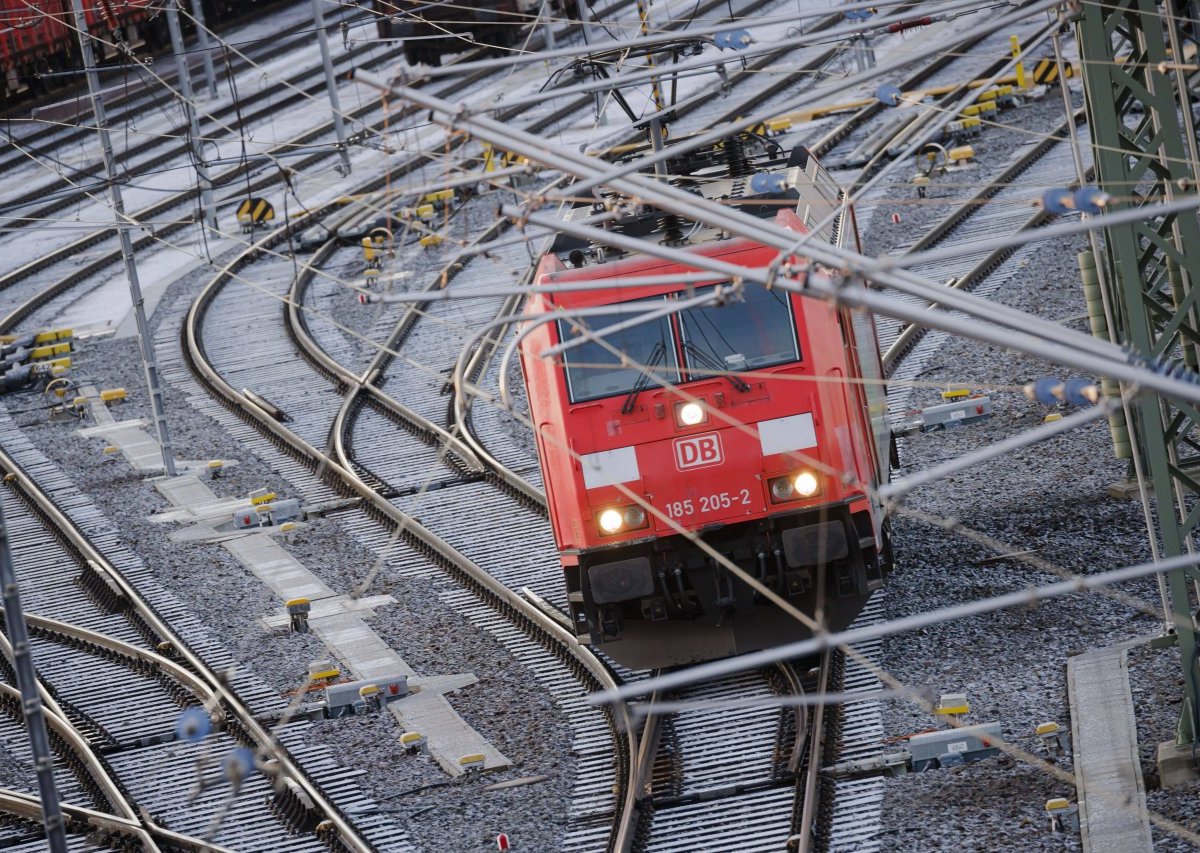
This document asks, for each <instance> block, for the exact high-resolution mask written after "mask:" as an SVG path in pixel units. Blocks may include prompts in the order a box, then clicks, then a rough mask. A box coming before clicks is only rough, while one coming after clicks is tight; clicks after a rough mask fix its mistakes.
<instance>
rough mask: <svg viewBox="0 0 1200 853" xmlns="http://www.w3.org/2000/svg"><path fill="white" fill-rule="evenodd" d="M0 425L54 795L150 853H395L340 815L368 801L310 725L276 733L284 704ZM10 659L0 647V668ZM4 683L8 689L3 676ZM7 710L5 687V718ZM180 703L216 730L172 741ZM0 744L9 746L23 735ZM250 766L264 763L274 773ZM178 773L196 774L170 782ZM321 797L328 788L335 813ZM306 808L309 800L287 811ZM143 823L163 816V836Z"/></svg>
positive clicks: (396, 844)
mask: <svg viewBox="0 0 1200 853" xmlns="http://www.w3.org/2000/svg"><path fill="white" fill-rule="evenodd" d="M0 427H2V428H3V430H4V442H3V444H4V448H5V450H4V451H3V452H0V470H2V471H3V473H4V481H5V484H6V488H5V494H4V498H5V514H6V519H7V523H8V527H9V534H10V540H11V542H12V547H13V552H14V562H15V563H16V565H17V566H18V568H19V576H20V578H21V587H22V589H21V594H22V598H23V601H24V604H25V607H26V611H27V617H28V623H29V631H30V635H31V637H32V638H34V640H35V641H36V642H37V651H36V654H37V665H38V675H39V680H40V682H41V685H42V689H43V695H44V696H45V697H46V699H47V702H48V716H49V717H50V718H51V728H52V730H53V731H54V732H55V735H56V737H55V742H56V744H57V745H58V752H59V755H60V762H59V764H58V766H57V767H56V770H57V773H56V775H57V777H58V778H59V779H60V780H61V782H62V788H61V790H62V796H63V799H64V800H66V801H67V802H70V803H71V804H72V805H74V806H79V807H83V808H91V809H93V810H95V811H99V812H101V813H104V814H112V815H114V816H115V817H116V818H119V819H121V820H123V821H134V822H135V823H137V824H138V826H137V827H136V828H132V827H126V826H125V825H124V824H120V823H118V822H113V826H112V827H111V828H110V831H111V832H114V833H120V834H122V835H125V836H127V837H130V838H133V839H137V838H139V837H145V836H148V837H149V838H151V839H154V838H155V836H156V835H157V836H158V837H159V841H158V842H153V840H152V843H151V846H150V848H148V849H155V848H154V843H160V844H162V845H163V846H164V847H171V846H173V845H174V844H176V843H179V842H178V839H175V836H178V837H179V838H180V839H184V840H185V842H186V844H187V845H188V846H187V847H186V849H195V850H203V849H206V845H213V844H215V845H217V846H218V847H222V848H228V849H248V848H259V849H279V850H283V849H290V850H321V849H326V845H327V844H335V845H340V846H341V847H343V848H344V849H347V850H362V851H368V850H374V849H402V848H404V847H406V846H407V839H406V837H405V835H404V832H403V830H402V829H400V828H399V827H397V826H395V825H394V824H392V823H391V822H388V823H386V824H385V823H383V822H381V821H378V820H373V821H366V822H363V821H360V822H359V823H358V824H357V825H354V826H352V825H351V824H350V823H349V822H348V821H347V820H346V818H345V817H344V814H343V812H342V811H341V808H345V807H349V806H360V807H362V806H371V805H372V804H371V803H370V801H369V800H367V799H366V798H365V797H362V796H361V795H360V796H359V797H358V798H356V799H357V802H355V800H354V799H352V798H349V797H347V796H346V792H348V791H350V790H353V789H354V787H355V784H354V781H353V780H354V776H355V774H354V772H353V771H348V770H347V769H346V768H343V767H341V766H339V765H338V764H337V763H336V762H334V761H333V759H332V757H331V756H329V755H327V754H320V753H318V752H317V751H314V750H311V748H309V747H307V746H306V745H305V738H304V729H305V728H306V724H299V725H295V724H293V725H289V726H286V727H282V728H275V729H273V728H272V726H274V724H275V722H276V721H278V720H279V718H280V716H281V714H282V713H283V710H284V703H283V702H282V700H280V698H279V697H278V696H277V695H276V694H274V693H273V692H272V691H270V690H269V689H267V688H266V687H265V686H264V685H262V684H261V682H258V681H257V679H255V678H253V677H252V676H248V675H243V674H239V673H237V672H236V671H235V668H234V663H235V662H234V660H233V659H232V658H231V657H230V655H229V652H228V651H227V650H226V649H225V648H224V647H223V646H222V645H221V644H220V643H219V642H216V641H215V640H214V639H213V638H211V637H210V636H208V634H207V632H206V631H205V630H204V629H203V627H202V626H201V625H200V624H199V622H198V621H197V620H196V618H195V617H194V616H193V615H192V614H191V613H189V612H187V611H186V609H185V608H183V607H182V606H181V605H180V604H179V602H178V601H176V600H174V598H173V597H172V596H171V595H170V594H169V593H167V592H166V591H165V590H163V589H162V587H161V586H159V585H158V583H157V582H156V581H155V579H154V576H153V572H152V571H151V569H150V568H149V567H147V566H146V565H145V564H143V563H142V561H141V560H140V559H139V558H138V557H137V556H136V555H135V554H133V553H132V552H131V551H129V549H128V548H127V547H126V546H125V544H124V543H123V541H122V537H121V535H120V531H119V530H118V529H117V528H115V527H114V526H112V525H111V523H110V522H108V520H107V519H105V518H104V517H103V516H102V515H101V514H100V513H98V512H97V510H96V509H95V507H94V506H93V505H92V504H91V502H90V501H89V500H88V499H87V498H85V497H84V496H82V495H81V494H79V492H78V491H77V490H76V488H75V487H74V485H73V484H72V483H71V481H70V480H69V479H68V478H67V477H66V476H65V475H64V474H63V473H62V472H61V471H59V470H58V469H57V468H56V466H54V465H53V463H50V462H49V461H48V460H47V459H46V458H45V457H44V456H43V455H42V454H41V453H40V451H38V450H37V449H36V448H34V447H32V446H31V445H30V444H29V442H28V441H27V440H26V439H25V438H24V437H23V436H21V435H20V434H19V433H16V432H15V430H14V429H13V425H12V422H11V420H10V419H9V418H8V416H7V415H5V416H3V417H2V418H0ZM9 660H11V656H10V650H8V649H7V647H5V654H4V655H3V657H2V658H0V661H5V662H6V661H9ZM0 668H7V667H6V665H0ZM81 673H86V675H85V676H84V677H81ZM230 673H232V675H230ZM5 675H6V678H7V679H8V680H10V681H11V679H12V673H11V671H7V672H6V673H5ZM12 701H13V697H12V691H11V689H7V690H6V692H5V694H4V696H3V702H4V704H5V706H6V707H7V708H8V709H9V712H10V713H11V711H12ZM185 708H205V709H206V710H207V711H208V712H209V715H211V717H212V718H213V719H214V720H215V725H213V727H212V731H211V732H210V733H208V734H207V735H204V734H203V732H201V737H199V738H193V739H191V740H188V739H186V738H181V737H180V733H179V731H178V730H177V728H178V726H179V724H180V723H179V721H180V719H181V716H180V714H181V711H182V710H183V709H185ZM6 742H7V743H8V744H10V747H11V748H13V749H18V750H19V749H23V748H24V742H25V738H24V737H23V736H21V737H14V738H13V739H10V740H8V741H6ZM242 749H248V750H249V752H247V753H244V754H242V753H239V752H238V751H239V750H242ZM235 759H236V761H251V762H252V763H251V764H247V765H244V766H242V765H240V764H238V763H236V762H235V763H234V764H230V765H227V766H228V767H230V768H233V769H231V770H230V771H228V772H230V773H231V774H232V775H231V777H230V778H237V779H238V782H237V784H236V785H231V784H228V783H222V782H221V781H220V780H221V774H222V770H221V768H222V766H223V762H225V761H227V760H235ZM254 765H258V766H261V767H269V768H271V772H270V775H269V776H268V775H266V774H261V773H258V772H257V771H256V770H255V769H254ZM188 767H194V768H195V776H194V777H191V776H189V775H188V774H187V773H180V772H179V771H180V769H181V768H188ZM243 774H244V775H243ZM201 780H203V784H201ZM330 792H337V793H338V795H339V800H340V806H339V805H335V804H334V802H333V801H332V800H331V799H330V795H331V793H330ZM301 800H304V801H306V802H307V803H308V804H310V805H308V806H307V807H301V808H299V809H297V808H296V807H295V804H296V803H299V802H301ZM154 815H165V816H166V817H164V818H162V820H163V821H164V825H163V826H161V827H160V826H159V825H158V823H156V819H155V818H153V817H151V816H154ZM166 822H169V823H166ZM322 823H323V826H321V828H320V829H319V830H316V829H314V828H315V827H317V826H318V825H319V824H322ZM80 828H82V829H86V828H87V824H84V825H82V826H81V827H80ZM173 839H174V840H173ZM186 839H191V840H190V841H186Z"/></svg>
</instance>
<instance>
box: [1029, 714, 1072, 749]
mask: <svg viewBox="0 0 1200 853" xmlns="http://www.w3.org/2000/svg"><path fill="white" fill-rule="evenodd" d="M1037 736H1038V737H1039V738H1041V740H1042V744H1043V745H1044V746H1045V747H1046V751H1047V752H1050V753H1051V754H1053V755H1070V754H1071V733H1070V732H1069V731H1067V730H1065V729H1063V727H1062V726H1060V725H1059V724H1058V723H1055V722H1049V723H1042V724H1041V725H1039V726H1038V727H1037Z"/></svg>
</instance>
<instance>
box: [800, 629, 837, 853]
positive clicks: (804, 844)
mask: <svg viewBox="0 0 1200 853" xmlns="http://www.w3.org/2000/svg"><path fill="white" fill-rule="evenodd" d="M831 662H832V655H831V654H830V652H828V651H826V652H824V653H823V654H822V655H821V663H820V670H819V673H818V675H817V686H816V691H815V695H817V696H823V695H824V694H825V693H826V692H827V691H828V689H829V670H830V664H831ZM825 709H826V706H825V703H824V702H818V703H817V704H816V705H815V706H813V708H812V711H811V712H810V716H811V718H812V721H811V722H812V735H811V737H810V738H809V741H808V756H807V759H808V767H807V770H806V772H805V773H804V776H803V781H804V784H803V789H802V790H798V794H799V796H800V797H801V798H802V802H803V807H802V809H801V813H800V825H799V827H797V829H798V832H797V835H799V836H800V838H799V839H798V841H797V846H796V848H795V849H796V851H797V853H809V851H811V850H812V849H813V841H814V835H815V833H814V832H813V829H814V825H815V823H816V816H817V785H818V783H819V782H820V774H821V763H822V759H823V757H824V751H825ZM797 769H799V768H797ZM797 778H798V779H799V777H797ZM797 788H798V789H799V788H800V785H799V784H797Z"/></svg>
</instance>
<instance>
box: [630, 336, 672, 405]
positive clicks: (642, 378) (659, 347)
mask: <svg viewBox="0 0 1200 853" xmlns="http://www.w3.org/2000/svg"><path fill="white" fill-rule="evenodd" d="M666 354H667V348H666V347H664V346H663V342H662V341H661V340H660V341H659V342H658V343H656V344H655V345H654V349H652V350H650V358H648V359H646V362H645V364H643V365H642V367H644V368H645V369H646V370H645V373H641V374H639V375H638V378H637V382H634V383H633V390H632V391H630V392H629V396H628V397H626V398H625V404H624V405H622V406H621V414H623V415H629V414H632V413H633V407H634V405H636V404H637V398H638V394H641V393H642V392H643V391H645V390H646V386H647V385H649V384H650V379H651V371H652V370H653V369H654V368H655V367H657V366H658V363H659V362H660V361H662V360H663V356H665V355H666Z"/></svg>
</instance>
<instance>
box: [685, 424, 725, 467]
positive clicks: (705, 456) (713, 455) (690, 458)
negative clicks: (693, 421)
mask: <svg viewBox="0 0 1200 853" xmlns="http://www.w3.org/2000/svg"><path fill="white" fill-rule="evenodd" d="M724 461H725V456H724V454H723V453H721V436H720V435H718V434H717V433H715V432H710V433H708V434H706V435H692V436H688V437H687V438H677V439H675V467H676V468H678V469H679V470H680V471H683V470H684V469H686V468H703V467H704V466H705V465H720V464H721V463H722V462H724Z"/></svg>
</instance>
